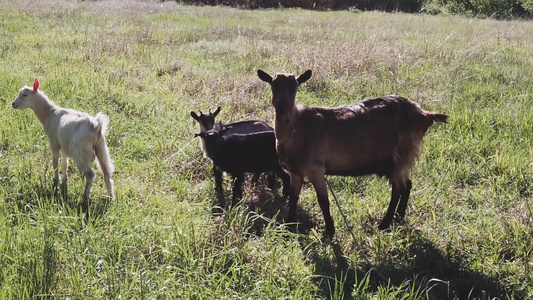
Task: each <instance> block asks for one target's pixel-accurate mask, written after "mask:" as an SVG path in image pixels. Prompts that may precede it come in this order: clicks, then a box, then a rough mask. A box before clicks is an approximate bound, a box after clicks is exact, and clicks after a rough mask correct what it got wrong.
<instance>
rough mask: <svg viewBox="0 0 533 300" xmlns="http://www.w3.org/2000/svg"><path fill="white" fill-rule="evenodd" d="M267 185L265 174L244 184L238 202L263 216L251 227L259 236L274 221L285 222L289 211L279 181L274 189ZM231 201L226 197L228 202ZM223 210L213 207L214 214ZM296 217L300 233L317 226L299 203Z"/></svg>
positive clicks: (218, 213)
mask: <svg viewBox="0 0 533 300" xmlns="http://www.w3.org/2000/svg"><path fill="white" fill-rule="evenodd" d="M245 182H246V183H249V182H250V180H245ZM267 185H268V184H267V182H266V179H265V178H264V176H261V179H260V180H259V182H257V183H256V184H244V185H243V192H244V196H243V199H241V201H240V202H239V204H238V205H240V206H244V207H245V209H246V211H248V212H253V213H254V214H256V215H261V216H262V217H261V218H253V222H252V224H251V228H250V230H251V231H252V232H254V234H256V235H258V236H261V235H262V232H263V230H264V228H265V227H266V226H267V225H268V224H269V223H270V222H272V221H274V222H277V223H279V224H284V223H285V220H286V218H287V214H288V211H289V209H288V207H287V205H286V201H285V199H284V197H283V196H282V194H281V190H282V188H281V185H280V184H279V181H278V182H277V184H276V188H275V189H274V190H272V189H270V188H268V187H267ZM230 197H231V196H230ZM229 202H231V201H229ZM229 202H228V198H227V197H226V203H229ZM222 211H223V210H222V209H220V207H217V206H215V207H214V208H213V214H214V215H220V213H221V212H222ZM296 219H297V220H298V227H297V228H298V233H302V234H309V232H310V231H311V229H312V228H313V227H315V226H316V221H315V219H314V218H313V217H312V216H311V215H310V214H309V213H307V211H306V210H304V209H302V208H301V206H299V205H298V206H297V209H296Z"/></svg>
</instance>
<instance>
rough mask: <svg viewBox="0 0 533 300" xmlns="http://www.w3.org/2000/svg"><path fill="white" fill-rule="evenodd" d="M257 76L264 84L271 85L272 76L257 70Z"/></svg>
mask: <svg viewBox="0 0 533 300" xmlns="http://www.w3.org/2000/svg"><path fill="white" fill-rule="evenodd" d="M257 76H259V78H260V79H261V80H263V81H265V82H268V83H272V76H270V75H268V74H267V73H265V71H263V70H257Z"/></svg>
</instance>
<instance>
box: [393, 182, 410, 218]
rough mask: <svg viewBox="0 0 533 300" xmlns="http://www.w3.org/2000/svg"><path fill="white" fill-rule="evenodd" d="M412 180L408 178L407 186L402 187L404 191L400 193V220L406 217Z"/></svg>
mask: <svg viewBox="0 0 533 300" xmlns="http://www.w3.org/2000/svg"><path fill="white" fill-rule="evenodd" d="M412 186H413V185H412V182H411V180H409V179H407V181H406V182H405V187H404V188H403V189H402V192H401V194H400V204H398V210H397V212H398V217H399V219H400V220H403V218H404V217H405V210H406V209H407V201H408V200H409V196H410V195H411V187H412Z"/></svg>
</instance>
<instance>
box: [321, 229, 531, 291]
mask: <svg viewBox="0 0 533 300" xmlns="http://www.w3.org/2000/svg"><path fill="white" fill-rule="evenodd" d="M376 230H377V229H376ZM397 234H398V235H399V236H398V239H397V240H402V241H403V242H405V241H407V240H409V245H407V246H406V248H407V249H408V251H407V252H406V253H403V254H399V253H383V255H381V256H379V257H378V258H375V259H374V260H375V261H374V266H373V269H372V270H354V266H353V264H350V262H349V261H348V260H347V258H346V255H344V253H343V251H342V249H341V246H340V245H339V244H337V243H336V242H332V243H330V245H328V246H329V247H332V250H333V252H334V254H335V260H336V261H331V260H329V259H327V257H325V256H324V255H319V253H318V252H319V251H313V253H315V254H314V255H313V256H311V260H312V261H313V262H314V263H315V265H316V266H317V268H316V271H317V274H318V275H321V277H322V278H330V279H328V280H324V281H323V282H322V284H321V286H320V288H321V291H322V293H324V294H326V295H328V294H329V293H330V289H331V287H333V286H335V278H337V279H338V278H342V276H344V279H345V283H344V299H353V296H352V292H353V290H354V285H355V284H356V283H358V282H360V281H361V280H362V278H363V276H365V274H367V273H368V272H369V273H370V282H369V286H368V289H369V291H372V292H377V291H378V288H379V287H380V286H381V287H387V286H390V287H401V286H403V288H405V285H406V283H408V284H409V285H408V287H409V288H411V287H412V286H413V284H414V290H415V291H416V290H419V289H420V291H419V293H418V295H419V296H425V297H427V298H428V299H493V298H495V297H496V298H499V299H505V298H506V295H507V294H509V291H508V290H506V289H505V287H504V286H503V285H502V284H501V283H500V282H499V280H498V278H496V277H490V276H487V275H485V274H482V273H479V272H475V271H471V270H468V262H467V261H466V258H465V257H463V256H461V255H460V254H458V253H457V252H456V251H454V250H453V249H446V250H445V251H443V250H441V249H438V248H437V247H436V246H435V245H434V244H433V242H432V241H430V240H429V239H427V238H426V237H425V236H424V234H422V233H420V232H419V231H418V230H416V229H409V228H405V229H401V230H400V231H397ZM407 235H410V237H409V238H405V237H406V236H407ZM350 251H357V249H352V250H350ZM378 274H379V275H378ZM381 276H383V278H382V277H381ZM357 279H359V281H358V280H357ZM487 296H488V297H487ZM514 296H515V297H516V299H524V298H525V296H526V294H525V292H521V293H518V294H517V293H515V294H514Z"/></svg>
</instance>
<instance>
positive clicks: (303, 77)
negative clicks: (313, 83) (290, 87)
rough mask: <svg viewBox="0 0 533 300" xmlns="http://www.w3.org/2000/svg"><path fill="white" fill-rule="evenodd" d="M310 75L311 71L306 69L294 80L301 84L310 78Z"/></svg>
mask: <svg viewBox="0 0 533 300" xmlns="http://www.w3.org/2000/svg"><path fill="white" fill-rule="evenodd" d="M311 75H313V72H312V71H311V70H307V71H305V72H304V73H303V74H302V75H300V76H298V78H296V81H298V84H302V83H304V82H306V81H307V80H309V78H311Z"/></svg>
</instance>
